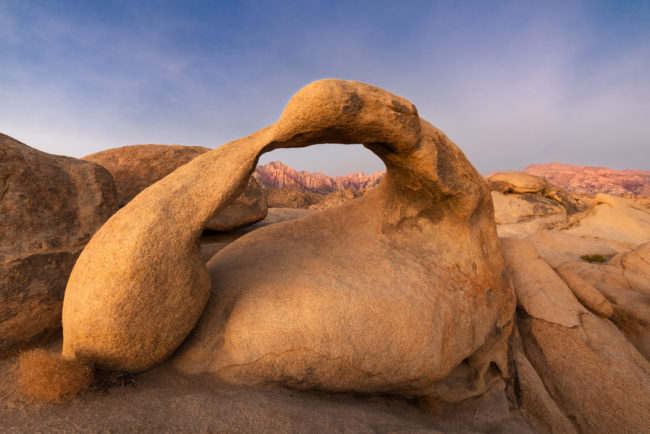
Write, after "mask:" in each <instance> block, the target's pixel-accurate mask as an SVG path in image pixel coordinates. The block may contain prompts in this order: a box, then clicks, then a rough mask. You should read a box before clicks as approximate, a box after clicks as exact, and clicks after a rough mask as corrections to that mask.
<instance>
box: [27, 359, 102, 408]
mask: <svg viewBox="0 0 650 434" xmlns="http://www.w3.org/2000/svg"><path fill="white" fill-rule="evenodd" d="M16 374H17V389H18V392H19V393H20V394H22V395H24V396H27V397H30V398H32V399H36V400H40V401H44V402H51V403H60V402H64V401H68V400H70V399H72V398H74V397H75V396H77V395H78V394H79V393H81V392H82V391H83V390H85V389H86V388H88V386H90V384H91V382H92V380H93V374H94V371H93V367H92V366H91V365H89V364H85V363H81V362H78V361H74V360H65V359H63V358H62V357H61V355H59V354H54V353H51V352H49V351H45V350H42V349H36V350H31V351H27V352H24V353H22V354H21V355H20V356H19V358H18V365H17V370H16Z"/></svg>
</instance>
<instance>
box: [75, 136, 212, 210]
mask: <svg viewBox="0 0 650 434" xmlns="http://www.w3.org/2000/svg"><path fill="white" fill-rule="evenodd" d="M209 150H210V149H208V148H204V147H203V146H179V145H132V146H122V147H120V148H111V149H107V150H105V151H101V152H96V153H94V154H90V155H86V156H85V157H83V158H82V160H86V161H92V162H93V163H97V164H99V165H100V166H102V167H104V168H106V170H108V171H109V172H110V173H111V175H112V176H113V179H114V180H115V186H116V187H117V193H118V196H119V201H120V206H121V207H122V206H124V205H126V204H127V203H128V202H130V201H131V199H133V198H134V197H135V196H136V195H137V194H138V193H140V192H141V191H142V190H144V189H145V188H147V187H149V186H150V185H151V184H153V183H154V182H156V181H158V180H160V179H162V178H164V177H165V176H167V175H169V174H170V173H172V172H173V171H174V170H176V169H177V168H178V167H180V166H182V165H183V164H186V163H188V162H190V161H192V160H193V159H195V158H196V157H198V156H199V155H201V154H205V153H206V152H208V151H209Z"/></svg>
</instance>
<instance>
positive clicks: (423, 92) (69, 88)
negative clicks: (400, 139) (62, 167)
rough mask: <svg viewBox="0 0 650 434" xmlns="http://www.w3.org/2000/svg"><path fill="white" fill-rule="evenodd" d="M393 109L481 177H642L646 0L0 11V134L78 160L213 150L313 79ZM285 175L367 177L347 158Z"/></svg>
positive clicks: (355, 154)
mask: <svg viewBox="0 0 650 434" xmlns="http://www.w3.org/2000/svg"><path fill="white" fill-rule="evenodd" d="M332 77H333V78H343V79H347V80H359V81H363V82H366V83H370V84H373V85H377V86H380V87H383V88H385V89H387V90H389V91H391V92H393V93H397V94H399V95H401V96H404V97H406V98H407V99H409V100H410V101H411V102H413V103H414V104H415V105H416V106H417V107H418V110H419V113H420V116H421V117H423V118H425V119H427V120H429V121H430V122H431V123H433V124H434V125H436V126H437V127H439V128H440V129H442V130H443V131H445V132H446V133H447V135H448V136H449V137H450V138H451V139H452V140H453V141H454V142H456V143H457V144H458V145H459V146H460V147H461V149H463V151H464V152H465V153H466V155H467V156H468V157H469V159H470V161H471V162H472V163H473V164H474V165H475V166H476V167H477V168H478V169H479V171H481V172H482V173H487V172H490V171H493V170H498V169H501V170H519V169H522V168H524V167H525V166H527V165H528V164H532V163H544V162H550V161H560V162H564V163H568V164H586V165H597V166H607V167H613V168H617V169H624V168H637V169H646V170H650V2H648V1H645V2H641V1H639V2H637V1H612V2H602V1H595V0H594V1H584V2H571V1H561V2H554V1H540V2H532V1H530V2H529V1H525V0H520V1H511V2H508V1H421V2H415V1H408V0H402V1H394V0H393V1H379V0H375V1H302V2H298V1H295V2H288V1H281V0H276V1H229V2H226V1H222V2H218V1H212V2H207V1H205V2H199V1H177V2H173V1H113V2H110V1H103V2H94V1H64V0H58V1H40V2H37V1H28V0H20V1H7V0H0V101H2V104H1V105H0V132H3V133H5V134H8V135H10V136H12V137H14V138H16V139H18V140H20V141H23V142H25V143H27V144H29V145H30V146H33V147H35V148H37V149H40V150H43V151H46V152H50V153H55V154H63V155H70V156H75V157H81V156H83V155H87V154H90V153H93V152H97V151H99V150H102V149H107V148H111V147H116V146H123V145H129V144H136V143H163V144H184V145H203V146H208V147H217V146H219V145H221V144H223V143H225V142H227V141H230V140H233V139H236V138H238V137H241V136H245V135H248V134H250V133H252V132H254V131H256V130H258V129H260V128H262V127H264V126H266V125H269V124H271V123H273V122H275V121H276V120H277V118H278V117H279V115H280V113H281V111H282V109H283V107H284V105H285V104H286V103H287V101H288V100H289V98H290V97H291V95H293V94H294V93H295V92H296V91H297V90H299V89H300V88H301V87H303V86H304V85H306V84H308V83H310V82H311V81H314V80H317V79H321V78H332ZM276 159H279V160H282V161H284V162H286V163H288V164H290V165H292V166H293V167H295V168H297V169H304V170H318V171H323V172H325V173H327V174H330V175H340V174H345V173H350V172H354V171H359V170H363V171H365V172H372V171H374V170H378V169H381V168H383V166H382V164H381V162H380V161H379V160H378V159H377V158H376V157H375V156H374V155H372V154H371V153H370V152H369V151H367V150H365V149H363V148H361V147H360V146H346V147H344V146H342V145H324V146H315V147H311V148H309V149H302V150H293V149H292V150H278V151H274V152H272V153H270V154H267V155H266V156H265V157H263V159H262V161H261V162H262V163H264V162H268V161H271V160H276Z"/></svg>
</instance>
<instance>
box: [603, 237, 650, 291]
mask: <svg viewBox="0 0 650 434" xmlns="http://www.w3.org/2000/svg"><path fill="white" fill-rule="evenodd" d="M609 264H610V265H614V266H616V267H618V268H620V269H621V270H623V276H625V278H626V279H627V281H628V282H629V283H630V286H631V287H632V288H633V289H634V290H635V291H638V292H641V293H643V294H646V295H648V296H650V243H645V244H641V245H640V246H639V247H637V248H636V249H634V250H632V251H630V252H624V253H619V254H618V255H616V256H614V257H613V258H612V259H610V261H609Z"/></svg>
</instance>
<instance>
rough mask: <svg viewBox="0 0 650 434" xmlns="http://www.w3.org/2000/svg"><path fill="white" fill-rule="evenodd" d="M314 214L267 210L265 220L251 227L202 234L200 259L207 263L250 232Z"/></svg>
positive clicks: (276, 209) (275, 209)
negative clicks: (220, 251)
mask: <svg viewBox="0 0 650 434" xmlns="http://www.w3.org/2000/svg"><path fill="white" fill-rule="evenodd" d="M314 212H315V211H314V210H308V209H299V208H269V212H268V214H267V215H266V218H265V219H264V220H262V221H259V222H257V223H254V224H252V225H249V226H245V227H242V228H239V229H236V230H234V231H229V232H204V233H203V235H201V239H200V244H201V257H202V258H203V261H204V262H208V261H209V260H210V259H212V257H213V256H214V255H215V254H216V253H217V252H218V251H219V250H221V249H223V248H224V247H226V246H227V245H228V244H230V243H232V242H233V241H235V240H236V239H237V238H239V237H242V236H244V235H246V234H247V233H249V232H251V231H254V230H257V229H259V228H263V227H264V226H268V225H272V224H275V223H280V222H284V221H289V220H296V219H299V218H302V217H305V216H308V215H310V214H313V213H314Z"/></svg>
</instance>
